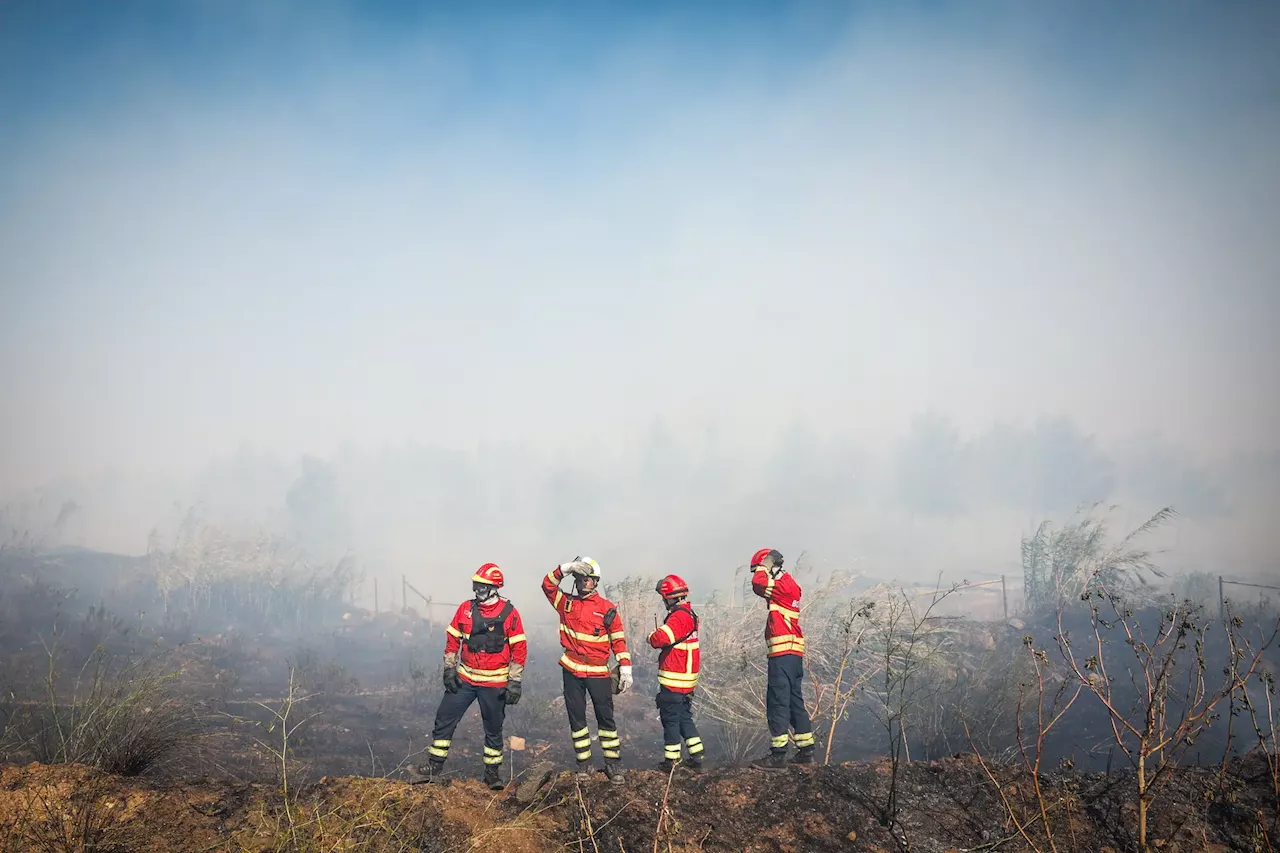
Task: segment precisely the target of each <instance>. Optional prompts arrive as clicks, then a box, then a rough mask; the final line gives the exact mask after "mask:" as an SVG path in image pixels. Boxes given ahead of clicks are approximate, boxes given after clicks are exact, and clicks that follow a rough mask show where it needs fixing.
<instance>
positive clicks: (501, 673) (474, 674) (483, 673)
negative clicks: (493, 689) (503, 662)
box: [458, 663, 511, 686]
mask: <svg viewBox="0 0 1280 853" xmlns="http://www.w3.org/2000/svg"><path fill="white" fill-rule="evenodd" d="M510 673H511V670H510V668H509V667H505V666H504V667H502V668H501V669H472V668H471V667H469V666H467V665H466V664H461V663H460V664H458V674H459V675H460V676H462V677H463V678H465V679H466V680H467V681H470V682H471V683H472V684H478V685H481V686H484V685H488V684H494V685H499V686H501V685H503V684H506V683H507V680H508V677H509V675H510Z"/></svg>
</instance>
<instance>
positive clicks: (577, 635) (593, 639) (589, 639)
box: [560, 625, 609, 643]
mask: <svg viewBox="0 0 1280 853" xmlns="http://www.w3.org/2000/svg"><path fill="white" fill-rule="evenodd" d="M560 630H561V631H562V632H563V633H565V634H568V635H569V636H570V637H573V638H574V639H575V640H581V641H582V642H584V643H607V642H609V638H608V637H597V636H596V635H595V634H586V633H583V632H582V631H575V630H573V629H572V628H566V627H565V626H564V625H561V626H560Z"/></svg>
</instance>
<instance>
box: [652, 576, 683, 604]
mask: <svg viewBox="0 0 1280 853" xmlns="http://www.w3.org/2000/svg"><path fill="white" fill-rule="evenodd" d="M654 591H655V592H657V593H658V595H660V596H662V597H663V598H677V597H679V596H682V595H688V594H689V585H688V584H687V583H685V582H684V579H683V578H681V577H680V576H679V575H667V576H666V577H665V578H663V579H662V580H660V581H658V585H657V586H656V587H654Z"/></svg>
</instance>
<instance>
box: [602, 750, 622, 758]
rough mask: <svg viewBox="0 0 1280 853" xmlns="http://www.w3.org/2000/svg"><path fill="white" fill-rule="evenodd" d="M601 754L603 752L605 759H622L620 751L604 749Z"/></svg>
mask: <svg viewBox="0 0 1280 853" xmlns="http://www.w3.org/2000/svg"><path fill="white" fill-rule="evenodd" d="M600 752H602V753H603V754H604V757H605V758H614V759H617V758H621V757H622V753H621V752H619V751H618V750H616V749H602V750H600Z"/></svg>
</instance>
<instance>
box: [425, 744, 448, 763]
mask: <svg viewBox="0 0 1280 853" xmlns="http://www.w3.org/2000/svg"><path fill="white" fill-rule="evenodd" d="M427 754H428V755H431V756H434V757H435V758H439V759H440V760H441V761H444V760H445V759H446V758H448V757H449V747H448V746H443V747H441V746H435V745H432V746H429V747H427Z"/></svg>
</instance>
